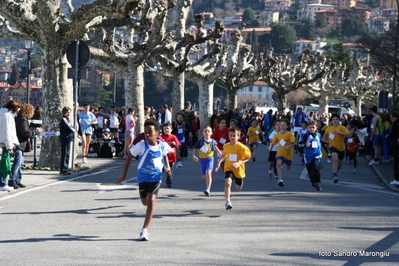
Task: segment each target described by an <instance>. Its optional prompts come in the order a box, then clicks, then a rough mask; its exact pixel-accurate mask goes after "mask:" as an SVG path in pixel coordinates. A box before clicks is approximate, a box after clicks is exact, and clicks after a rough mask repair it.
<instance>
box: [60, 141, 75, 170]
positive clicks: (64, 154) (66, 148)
mask: <svg viewBox="0 0 399 266" xmlns="http://www.w3.org/2000/svg"><path fill="white" fill-rule="evenodd" d="M71 142H72V141H69V140H66V141H61V159H60V172H65V171H68V166H69V153H70V149H71Z"/></svg>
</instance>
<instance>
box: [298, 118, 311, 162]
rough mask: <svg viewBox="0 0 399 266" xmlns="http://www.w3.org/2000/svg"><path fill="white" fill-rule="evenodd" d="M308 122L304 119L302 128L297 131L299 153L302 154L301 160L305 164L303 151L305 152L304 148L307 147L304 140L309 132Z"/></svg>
mask: <svg viewBox="0 0 399 266" xmlns="http://www.w3.org/2000/svg"><path fill="white" fill-rule="evenodd" d="M307 127H308V122H306V121H302V124H301V128H300V129H299V130H298V132H297V135H296V137H297V144H296V145H297V151H298V153H299V155H300V156H301V162H302V165H304V164H305V161H304V158H303V152H304V148H305V142H304V141H303V136H304V135H305V134H306V133H308V129H307Z"/></svg>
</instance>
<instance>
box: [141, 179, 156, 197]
mask: <svg viewBox="0 0 399 266" xmlns="http://www.w3.org/2000/svg"><path fill="white" fill-rule="evenodd" d="M160 187H161V182H143V183H139V193H140V198H142V199H143V198H147V195H148V194H150V193H151V194H155V195H156V196H158V192H159V188H160Z"/></svg>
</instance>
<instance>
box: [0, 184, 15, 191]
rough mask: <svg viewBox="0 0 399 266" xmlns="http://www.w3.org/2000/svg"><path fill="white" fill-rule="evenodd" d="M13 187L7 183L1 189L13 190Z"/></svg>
mask: <svg viewBox="0 0 399 266" xmlns="http://www.w3.org/2000/svg"><path fill="white" fill-rule="evenodd" d="M13 189H14V188H13V187H10V186H7V185H5V186H4V187H0V191H11V190H13Z"/></svg>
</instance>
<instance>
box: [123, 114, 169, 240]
mask: <svg viewBox="0 0 399 266" xmlns="http://www.w3.org/2000/svg"><path fill="white" fill-rule="evenodd" d="M159 132H160V126H159V123H158V121H156V120H155V119H147V120H146V121H145V122H144V136H145V140H144V141H141V142H139V143H137V144H136V145H134V146H133V147H132V148H131V149H130V152H129V155H128V157H127V158H126V161H125V165H124V167H123V172H122V174H121V176H120V177H119V178H118V183H119V184H121V183H122V182H123V181H124V180H125V179H126V175H127V171H128V170H129V166H130V161H131V160H132V159H133V157H136V156H140V158H139V164H138V166H137V169H138V173H137V182H138V184H139V192H140V198H141V203H142V204H143V205H144V206H147V210H146V214H145V219H144V224H143V229H141V231H140V237H139V240H140V241H147V240H148V239H149V234H148V227H149V226H150V223H151V220H152V216H153V215H154V209H155V200H156V198H157V195H158V192H159V188H160V186H161V181H162V168H163V167H165V170H166V172H167V173H168V174H171V169H170V167H169V162H168V157H167V154H168V153H169V152H171V151H172V149H171V147H170V146H169V145H168V144H167V143H166V142H164V141H160V140H158V139H157V136H158V135H159Z"/></svg>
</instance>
